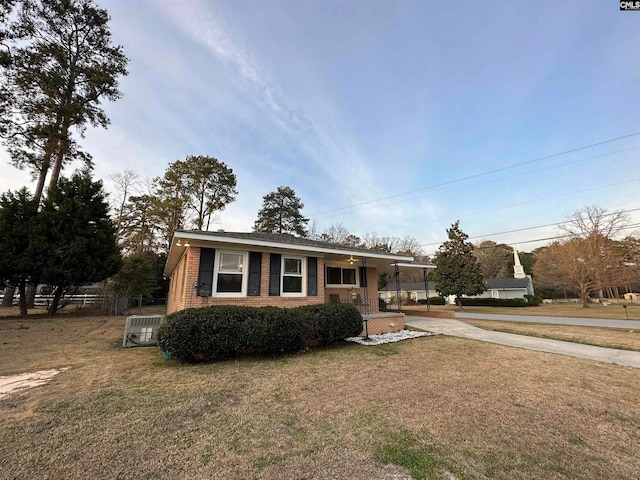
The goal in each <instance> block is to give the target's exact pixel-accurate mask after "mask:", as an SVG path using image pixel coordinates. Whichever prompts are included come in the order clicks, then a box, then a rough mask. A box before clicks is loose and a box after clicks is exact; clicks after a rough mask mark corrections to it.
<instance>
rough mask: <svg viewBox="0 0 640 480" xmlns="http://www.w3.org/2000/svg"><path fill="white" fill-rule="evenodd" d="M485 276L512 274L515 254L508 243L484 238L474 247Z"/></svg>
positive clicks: (508, 275)
mask: <svg viewBox="0 0 640 480" xmlns="http://www.w3.org/2000/svg"><path fill="white" fill-rule="evenodd" d="M473 254H474V255H475V257H476V258H477V259H478V264H479V265H480V270H482V276H483V277H484V278H505V277H510V276H512V272H511V268H512V266H513V254H512V250H511V248H510V247H509V246H508V245H505V244H498V243H496V242H492V241H491V240H484V241H482V242H480V243H479V244H477V245H474V247H473Z"/></svg>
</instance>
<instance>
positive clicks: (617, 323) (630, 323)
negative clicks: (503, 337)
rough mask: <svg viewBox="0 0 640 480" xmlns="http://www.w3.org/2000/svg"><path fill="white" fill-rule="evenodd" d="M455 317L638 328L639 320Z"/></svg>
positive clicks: (467, 315)
mask: <svg viewBox="0 0 640 480" xmlns="http://www.w3.org/2000/svg"><path fill="white" fill-rule="evenodd" d="M456 318H468V319H471V320H503V321H506V322H526V323H552V324H555V325H578V326H583V327H605V328H628V329H634V330H635V329H640V320H611V319H607V318H573V317H538V316H535V315H494V314H492V313H466V312H456Z"/></svg>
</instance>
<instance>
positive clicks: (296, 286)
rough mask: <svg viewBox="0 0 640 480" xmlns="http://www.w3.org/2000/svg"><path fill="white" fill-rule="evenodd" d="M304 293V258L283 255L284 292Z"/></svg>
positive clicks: (292, 293) (285, 293) (291, 293)
mask: <svg viewBox="0 0 640 480" xmlns="http://www.w3.org/2000/svg"><path fill="white" fill-rule="evenodd" d="M303 293H304V261H303V259H302V258H296V257H282V294H283V295H287V294H290V295H303Z"/></svg>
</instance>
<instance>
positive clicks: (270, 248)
mask: <svg viewBox="0 0 640 480" xmlns="http://www.w3.org/2000/svg"><path fill="white" fill-rule="evenodd" d="M178 241H179V242H180V244H181V245H178ZM190 247H209V248H230V249H234V248H235V249H246V250H251V249H253V250H259V251H266V252H274V253H278V252H279V253H282V252H291V253H294V252H295V253H300V254H301V255H302V254H304V255H315V256H319V257H324V258H326V259H328V260H348V259H353V260H357V264H361V262H360V260H361V259H363V258H364V259H366V261H367V265H369V266H376V267H382V266H386V265H388V264H389V262H390V261H391V262H399V263H400V262H402V263H406V264H408V263H409V262H411V261H413V257H411V256H407V255H396V254H392V253H384V252H376V251H373V250H362V249H350V248H348V247H342V246H338V247H336V248H333V247H332V246H326V247H325V246H316V245H304V244H296V243H287V242H275V241H268V240H263V239H250V238H235V237H231V236H227V235H225V236H222V235H216V234H215V233H213V232H193V231H189V232H184V231H178V232H176V233H175V235H174V237H173V241H172V242H171V247H170V249H169V254H168V256H167V263H166V265H165V268H164V276H170V275H171V274H172V273H173V270H174V269H175V268H176V266H177V265H178V262H179V261H180V258H182V255H184V253H185V252H186V249H187V248H190Z"/></svg>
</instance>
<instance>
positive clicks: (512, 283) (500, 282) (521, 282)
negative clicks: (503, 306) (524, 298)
mask: <svg viewBox="0 0 640 480" xmlns="http://www.w3.org/2000/svg"><path fill="white" fill-rule="evenodd" d="M528 284H529V279H528V278H486V279H485V280H484V285H485V287H487V290H511V289H515V290H520V289H523V288H525V289H526V288H527V285H528Z"/></svg>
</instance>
